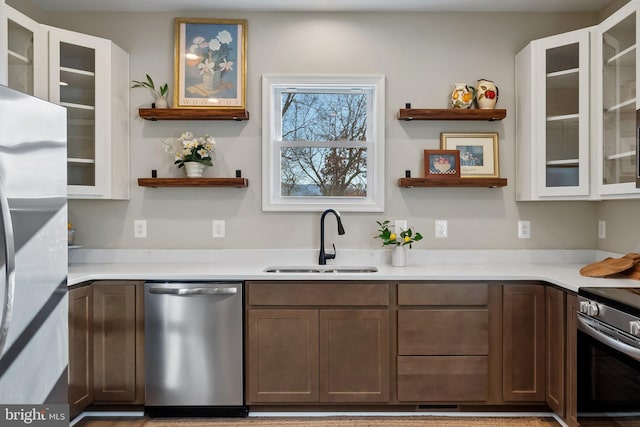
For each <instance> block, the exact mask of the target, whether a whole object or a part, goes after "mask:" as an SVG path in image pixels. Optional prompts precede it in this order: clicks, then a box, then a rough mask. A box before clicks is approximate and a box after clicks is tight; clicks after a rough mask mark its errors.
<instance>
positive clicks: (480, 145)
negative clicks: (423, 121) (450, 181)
mask: <svg viewBox="0 0 640 427" xmlns="http://www.w3.org/2000/svg"><path fill="white" fill-rule="evenodd" d="M440 148H441V149H443V150H458V151H459V152H460V177H461V178H499V177H500V164H499V161H498V134H497V133H495V132H492V133H445V132H443V133H441V134H440Z"/></svg>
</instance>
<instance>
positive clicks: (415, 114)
mask: <svg viewBox="0 0 640 427" xmlns="http://www.w3.org/2000/svg"><path fill="white" fill-rule="evenodd" d="M505 117H507V110H496V109H479V108H471V109H468V110H462V109H453V108H448V109H447V108H444V109H432V108H431V109H429V108H402V109H400V111H399V112H398V120H406V121H411V120H487V121H490V122H493V121H496V120H502V119H504V118H505Z"/></svg>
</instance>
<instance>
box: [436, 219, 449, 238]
mask: <svg viewBox="0 0 640 427" xmlns="http://www.w3.org/2000/svg"><path fill="white" fill-rule="evenodd" d="M435 224H436V227H435V228H436V230H435V235H436V238H438V239H446V238H447V220H446V219H436V223H435Z"/></svg>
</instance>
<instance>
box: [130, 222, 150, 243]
mask: <svg viewBox="0 0 640 427" xmlns="http://www.w3.org/2000/svg"><path fill="white" fill-rule="evenodd" d="M133 237H134V238H136V239H146V238H147V220H145V219H136V220H135V221H133Z"/></svg>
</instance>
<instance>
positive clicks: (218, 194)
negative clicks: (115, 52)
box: [48, 11, 598, 249]
mask: <svg viewBox="0 0 640 427" xmlns="http://www.w3.org/2000/svg"><path fill="white" fill-rule="evenodd" d="M174 17H201V18H203V17H212V18H214V17H215V18H245V19H248V22H249V25H248V76H247V86H248V103H247V108H248V110H249V111H250V113H251V120H249V121H248V122H241V123H236V122H195V121H186V122H147V121H144V120H141V119H140V118H139V117H138V116H137V114H136V111H137V108H138V107H140V106H145V105H147V104H148V103H149V102H150V98H149V95H148V93H147V92H146V91H144V90H140V89H136V90H134V91H132V94H131V95H132V96H131V100H132V105H131V107H132V108H131V110H132V111H131V159H132V165H131V200H130V201H124V202H123V201H118V202H115V201H114V202H110V201H71V203H70V217H71V218H70V219H71V221H72V222H73V224H74V226H75V227H76V228H77V229H78V232H79V241H80V243H82V244H84V245H85V247H90V248H251V247H256V248H315V247H317V246H318V244H319V236H318V234H319V231H318V230H319V217H320V215H319V214H318V213H263V212H262V211H261V200H260V198H261V163H260V153H261V145H260V144H261V109H260V105H261V104H260V103H261V100H260V76H261V75H262V74H265V73H359V74H360V73H361V74H367V73H369V74H384V75H385V76H386V80H387V93H386V97H387V109H386V124H387V129H386V135H387V147H386V186H385V187H386V188H385V192H386V210H385V212H384V213H383V214H359V213H345V214H343V221H344V225H345V228H346V231H347V234H346V235H345V236H341V237H337V236H336V235H335V226H334V225H333V219H332V218H328V221H329V224H328V225H327V230H328V231H329V233H328V238H327V240H328V242H331V241H334V242H335V243H336V246H337V247H338V248H339V249H340V248H376V247H378V246H379V242H378V241H376V240H375V239H373V238H372V236H373V235H374V234H375V233H376V228H377V227H376V224H375V221H376V220H380V219H408V220H409V223H410V224H412V225H413V226H415V227H416V228H417V229H418V231H421V232H422V233H423V234H424V235H425V236H426V239H425V240H424V241H423V242H421V243H420V244H419V247H421V248H430V249H433V248H456V249H477V248H593V247H595V246H596V244H597V242H598V240H597V237H596V212H597V209H598V203H589V202H551V203H540V202H537V203H533V202H532V203H516V202H515V191H514V179H515V172H514V163H515V147H514V144H515V140H514V139H515V129H514V126H515V124H514V118H515V111H514V106H515V102H514V90H515V86H514V78H515V76H514V56H515V54H516V53H517V52H518V51H519V50H520V49H522V48H523V47H524V46H525V45H526V44H527V42H528V41H529V40H532V39H535V38H539V37H543V36H547V35H551V34H557V33H560V32H564V31H568V30H573V29H576V28H582V27H586V26H589V25H592V24H594V23H596V22H597V14H595V13H593V14H590V13H587V14H557V13H553V14H532V13H529V14H515V13H464V14H460V13H340V14H333V13H247V12H225V13H213V12H206V11H204V12H202V13H193V12H188V13H176V14H169V13H126V14H122V13H71V14H68V13H49V14H48V18H49V23H50V24H51V25H55V26H59V27H63V28H67V29H71V30H76V31H81V32H86V33H89V34H93V35H97V36H101V37H106V38H111V39H112V40H114V41H115V43H116V44H118V45H120V46H121V47H122V48H124V49H125V50H127V51H128V52H129V53H130V54H131V78H132V79H136V80H138V79H141V78H143V77H144V74H145V73H149V74H151V75H152V76H153V77H154V79H155V80H156V81H157V82H165V81H166V82H168V83H169V86H170V88H172V87H173V46H174V40H173V18H174ZM479 78H488V79H491V80H494V81H495V82H496V84H497V85H498V86H499V88H500V100H499V102H498V107H499V108H506V109H507V110H508V111H507V118H506V119H505V120H503V121H501V122H494V123H488V122H442V121H435V122H429V121H425V122H400V121H398V120H396V119H395V117H396V114H397V111H398V109H399V108H401V107H402V106H404V104H405V102H411V103H412V105H413V106H414V107H416V108H421V107H422V108H446V106H447V99H448V94H449V92H450V91H451V89H452V85H453V83H454V82H468V83H475V81H476V80H477V79H479ZM170 90H171V91H172V89H170ZM181 130H190V131H193V132H195V133H199V134H200V133H205V132H208V133H211V134H212V135H214V136H215V137H216V139H217V141H218V149H217V154H216V157H217V163H216V165H215V166H214V168H213V169H212V170H210V171H209V176H233V173H234V170H235V169H242V172H243V176H245V177H247V178H249V182H250V184H249V188H247V189H226V188H221V189H211V188H200V189H188V188H186V189H167V188H164V189H149V188H141V187H138V186H137V183H136V179H137V177H146V176H150V171H151V169H157V170H158V173H159V175H160V176H180V174H181V172H179V171H177V170H174V169H173V168H172V165H171V163H172V162H171V159H170V158H168V157H167V155H166V154H165V153H164V152H163V151H162V148H161V146H160V139H161V138H164V137H170V136H177V135H178V134H179V132H180V131H181ZM443 131H468V132H475V131H477V132H485V131H486V132H493V131H496V132H499V134H500V170H501V175H502V176H503V177H506V178H508V179H509V185H508V186H507V187H505V188H500V189H482V188H480V189H464V188H459V189H447V188H434V189H426V188H422V189H400V188H398V187H397V184H396V183H397V179H398V178H399V177H402V176H404V171H405V169H411V170H412V173H413V176H420V174H422V151H423V150H424V149H426V148H438V147H439V134H440V132H443ZM328 207H329V206H328ZM134 219H146V220H147V221H148V238H147V239H134V238H133V237H132V235H133V221H134ZM212 219H224V220H226V221H227V223H226V225H227V238H225V239H212V238H211V220H212ZM434 219H447V220H448V221H449V238H448V239H437V240H436V239H434V238H433V232H434V224H433V222H434ZM519 219H526V220H530V221H531V224H532V235H533V236H532V239H531V240H519V239H517V238H516V223H517V221H518V220H519Z"/></svg>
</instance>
